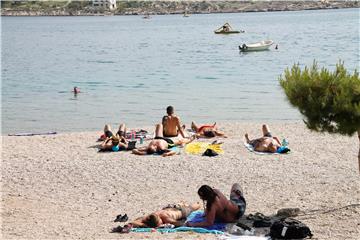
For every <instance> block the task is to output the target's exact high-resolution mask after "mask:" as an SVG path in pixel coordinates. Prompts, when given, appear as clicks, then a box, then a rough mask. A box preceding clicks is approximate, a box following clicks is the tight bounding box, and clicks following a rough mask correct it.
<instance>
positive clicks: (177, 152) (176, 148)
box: [153, 146, 180, 155]
mask: <svg viewBox="0 0 360 240" xmlns="http://www.w3.org/2000/svg"><path fill="white" fill-rule="evenodd" d="M169 150H171V151H174V152H176V155H177V154H180V148H178V147H177V146H175V147H172V148H169ZM153 155H163V153H157V152H155V153H153Z"/></svg>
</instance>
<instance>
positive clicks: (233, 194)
mask: <svg viewBox="0 0 360 240" xmlns="http://www.w3.org/2000/svg"><path fill="white" fill-rule="evenodd" d="M230 201H231V202H232V203H234V204H235V205H236V206H237V207H238V211H237V213H236V214H237V218H239V217H241V216H242V215H244V213H245V209H246V201H245V198H244V195H243V191H242V189H241V187H240V185H239V184H238V183H234V184H233V185H232V187H231V191H230Z"/></svg>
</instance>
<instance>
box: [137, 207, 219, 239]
mask: <svg viewBox="0 0 360 240" xmlns="http://www.w3.org/2000/svg"><path fill="white" fill-rule="evenodd" d="M186 221H188V222H202V221H205V216H204V211H202V210H198V211H194V212H192V213H191V214H190V215H189V216H188V217H187V219H186ZM225 226H226V223H220V222H215V223H214V225H212V226H210V227H203V228H201V227H177V228H157V229H156V231H158V232H161V233H173V232H189V231H191V232H197V233H212V234H224V232H223V231H224V230H225ZM153 229H154V228H132V229H131V231H132V232H151V231H152V230H153Z"/></svg>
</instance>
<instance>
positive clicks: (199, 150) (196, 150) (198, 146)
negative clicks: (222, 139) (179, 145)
mask: <svg viewBox="0 0 360 240" xmlns="http://www.w3.org/2000/svg"><path fill="white" fill-rule="evenodd" d="M206 149H211V150H214V151H215V152H216V153H224V150H223V149H222V148H221V144H210V143H206V142H191V143H189V144H187V145H186V146H185V152H186V153H189V154H203V153H204V152H205V151H206Z"/></svg>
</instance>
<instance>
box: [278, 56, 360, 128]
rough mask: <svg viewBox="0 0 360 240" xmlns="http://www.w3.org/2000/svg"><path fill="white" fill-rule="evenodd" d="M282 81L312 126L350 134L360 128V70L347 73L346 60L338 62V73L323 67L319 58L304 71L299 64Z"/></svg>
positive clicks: (336, 70) (295, 104)
mask: <svg viewBox="0 0 360 240" xmlns="http://www.w3.org/2000/svg"><path fill="white" fill-rule="evenodd" d="M279 80H280V85H281V87H282V88H283V89H284V91H285V94H286V96H287V98H288V100H289V101H290V103H291V104H292V105H293V106H295V107H297V108H298V109H299V111H300V112H301V114H302V115H303V116H304V117H305V120H304V121H305V123H306V125H307V126H308V128H309V129H311V130H315V131H320V132H325V131H326V132H329V133H340V134H346V135H352V134H353V133H355V132H356V131H358V130H359V129H360V79H359V73H358V72H357V71H356V70H355V71H354V73H353V74H352V75H351V74H349V73H347V71H346V69H345V67H344V63H343V62H341V61H340V62H339V63H338V64H337V65H336V69H335V71H334V72H330V71H329V70H327V69H325V68H322V69H321V70H319V69H318V66H317V63H316V62H315V61H314V63H313V65H312V66H311V67H310V68H308V67H305V69H304V70H303V71H302V70H301V69H300V67H299V65H297V64H295V65H294V66H293V67H292V68H291V70H289V69H286V70H285V73H284V76H280V79H279Z"/></svg>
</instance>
